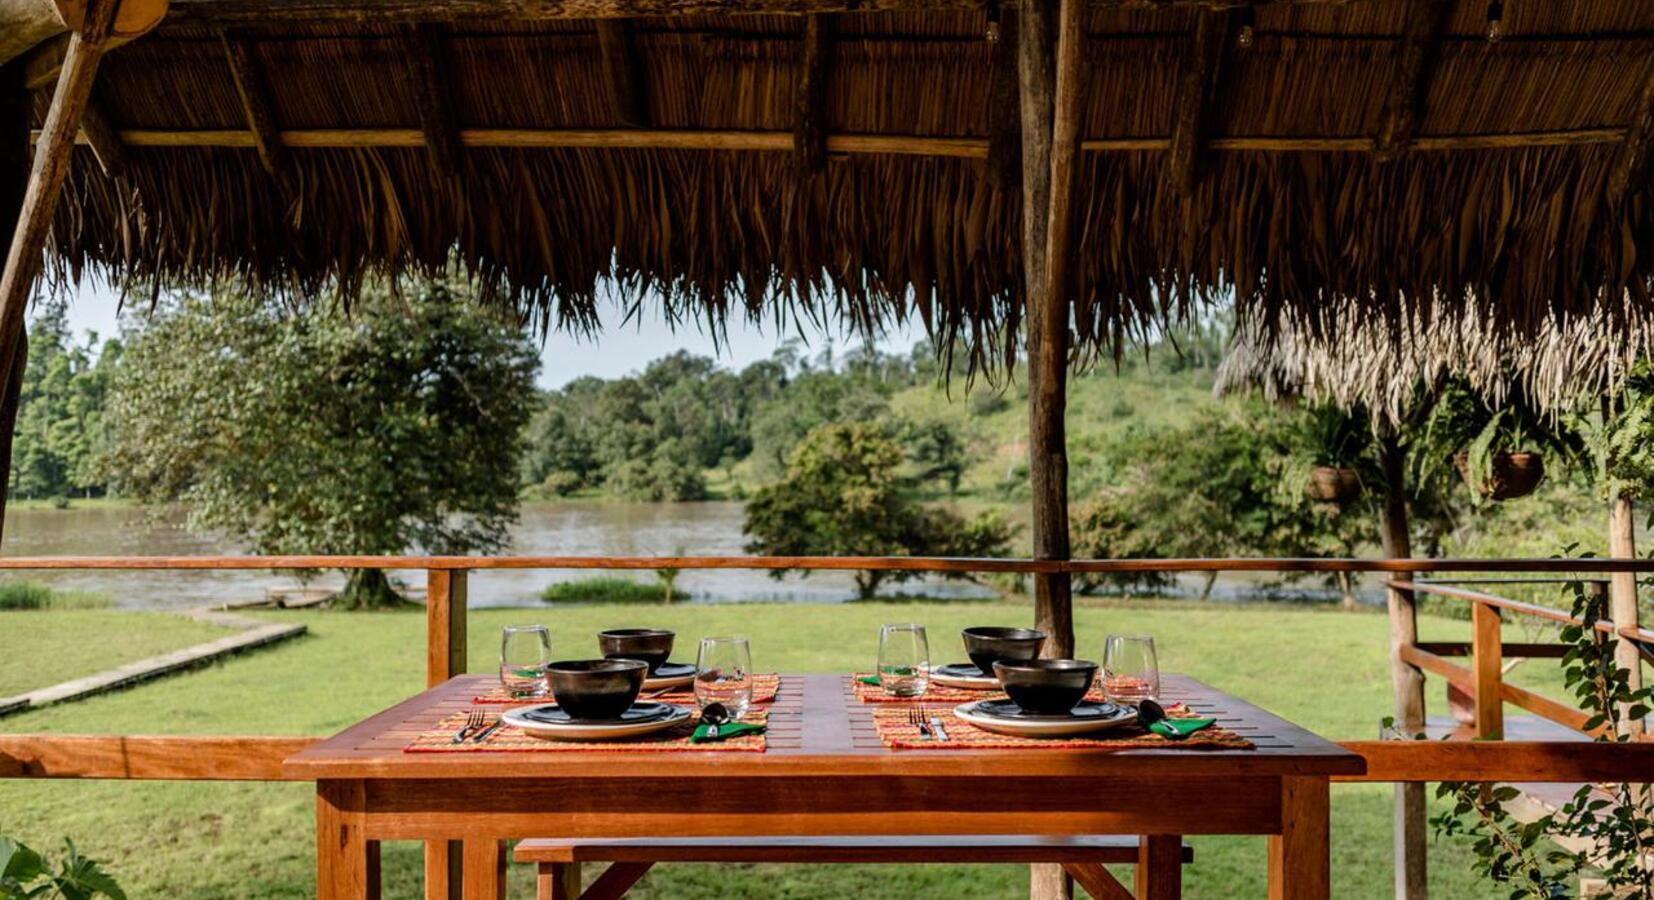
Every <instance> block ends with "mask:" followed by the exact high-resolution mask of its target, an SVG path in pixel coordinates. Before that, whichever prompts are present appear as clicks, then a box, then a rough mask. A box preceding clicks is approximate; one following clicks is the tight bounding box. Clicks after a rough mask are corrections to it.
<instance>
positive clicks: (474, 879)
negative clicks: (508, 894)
mask: <svg viewBox="0 0 1654 900" xmlns="http://www.w3.org/2000/svg"><path fill="white" fill-rule="evenodd" d="M464 852H465V862H464V863H463V866H462V868H463V870H464V880H465V900H505V847H504V845H503V842H501V841H484V840H472V841H466V842H465V851H464Z"/></svg>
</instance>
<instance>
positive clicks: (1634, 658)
mask: <svg viewBox="0 0 1654 900" xmlns="http://www.w3.org/2000/svg"><path fill="white" fill-rule="evenodd" d="M1635 534H1636V522H1635V520H1634V519H1633V518H1632V509H1631V498H1630V497H1629V496H1627V495H1626V494H1625V493H1624V492H1623V491H1621V492H1618V493H1616V494H1615V496H1614V499H1613V500H1612V501H1610V504H1609V508H1608V555H1609V556H1611V557H1613V558H1615V559H1636V558H1637V543H1636V537H1635ZM1608 610H1609V613H1610V614H1611V615H1612V616H1613V618H1614V627H1615V628H1618V629H1620V630H1624V629H1626V628H1637V627H1638V626H1639V624H1640V623H1639V621H1638V619H1639V613H1638V612H1637V575H1636V573H1635V572H1615V573H1614V574H1613V575H1612V576H1611V579H1610V581H1609V582H1608ZM1614 662H1615V663H1616V664H1618V665H1619V666H1620V667H1621V668H1623V669H1625V670H1626V671H1628V672H1630V673H1631V689H1632V690H1637V689H1638V688H1641V687H1642V682H1643V679H1642V659H1641V658H1640V657H1639V656H1638V654H1637V648H1636V646H1635V645H1633V644H1632V643H1631V642H1630V641H1628V640H1626V639H1625V638H1620V641H1619V644H1617V645H1616V646H1615V649H1614ZM1630 727H1631V728H1632V730H1634V731H1637V732H1641V731H1642V730H1643V728H1642V723H1641V722H1640V721H1639V722H1632V723H1630Z"/></svg>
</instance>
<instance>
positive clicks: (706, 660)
mask: <svg viewBox="0 0 1654 900" xmlns="http://www.w3.org/2000/svg"><path fill="white" fill-rule="evenodd" d="M695 703H696V704H697V705H699V706H700V708H701V709H706V708H707V706H709V705H711V704H713V703H721V704H723V706H724V709H726V710H728V711H729V715H730V718H732V719H739V718H741V717H742V716H744V715H746V714H747V708H748V707H750V706H751V705H752V647H751V646H750V645H748V643H747V639H746V638H743V637H709V638H701V649H700V652H699V653H697V654H696V656H695Z"/></svg>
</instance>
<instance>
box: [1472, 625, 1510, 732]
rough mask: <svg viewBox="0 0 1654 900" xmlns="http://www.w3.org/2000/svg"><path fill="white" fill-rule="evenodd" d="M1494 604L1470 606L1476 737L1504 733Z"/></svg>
mask: <svg viewBox="0 0 1654 900" xmlns="http://www.w3.org/2000/svg"><path fill="white" fill-rule="evenodd" d="M1502 624H1503V623H1502V622H1501V620H1500V618H1499V610H1498V608H1497V607H1494V606H1490V605H1488V604H1486V603H1472V604H1471V605H1470V627H1471V632H1472V634H1471V645H1470V655H1471V667H1472V669H1474V672H1475V677H1476V737H1478V738H1480V739H1483V740H1498V739H1500V738H1503V737H1504V736H1505V700H1504V697H1503V696H1502V692H1501V691H1500V683H1501V681H1503V678H1504V664H1505V660H1504V645H1503V643H1502V641H1503V638H1502V636H1501V635H1500V630H1501V625H1502Z"/></svg>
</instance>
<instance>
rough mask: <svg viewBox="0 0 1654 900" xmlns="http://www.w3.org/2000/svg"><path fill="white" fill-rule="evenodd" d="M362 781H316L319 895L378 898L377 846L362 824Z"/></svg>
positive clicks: (323, 899) (340, 899)
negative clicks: (369, 837)
mask: <svg viewBox="0 0 1654 900" xmlns="http://www.w3.org/2000/svg"><path fill="white" fill-rule="evenodd" d="M362 798H363V790H362V782H360V781H318V782H316V897H317V898H318V900H378V887H379V876H378V872H377V871H375V870H376V869H377V868H378V865H377V863H378V856H379V854H378V853H377V852H376V851H377V847H376V846H375V847H374V848H373V849H370V848H369V841H368V840H367V834H366V831H365V830H364V829H363V827H362V826H363V823H362V805H363V804H362Z"/></svg>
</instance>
